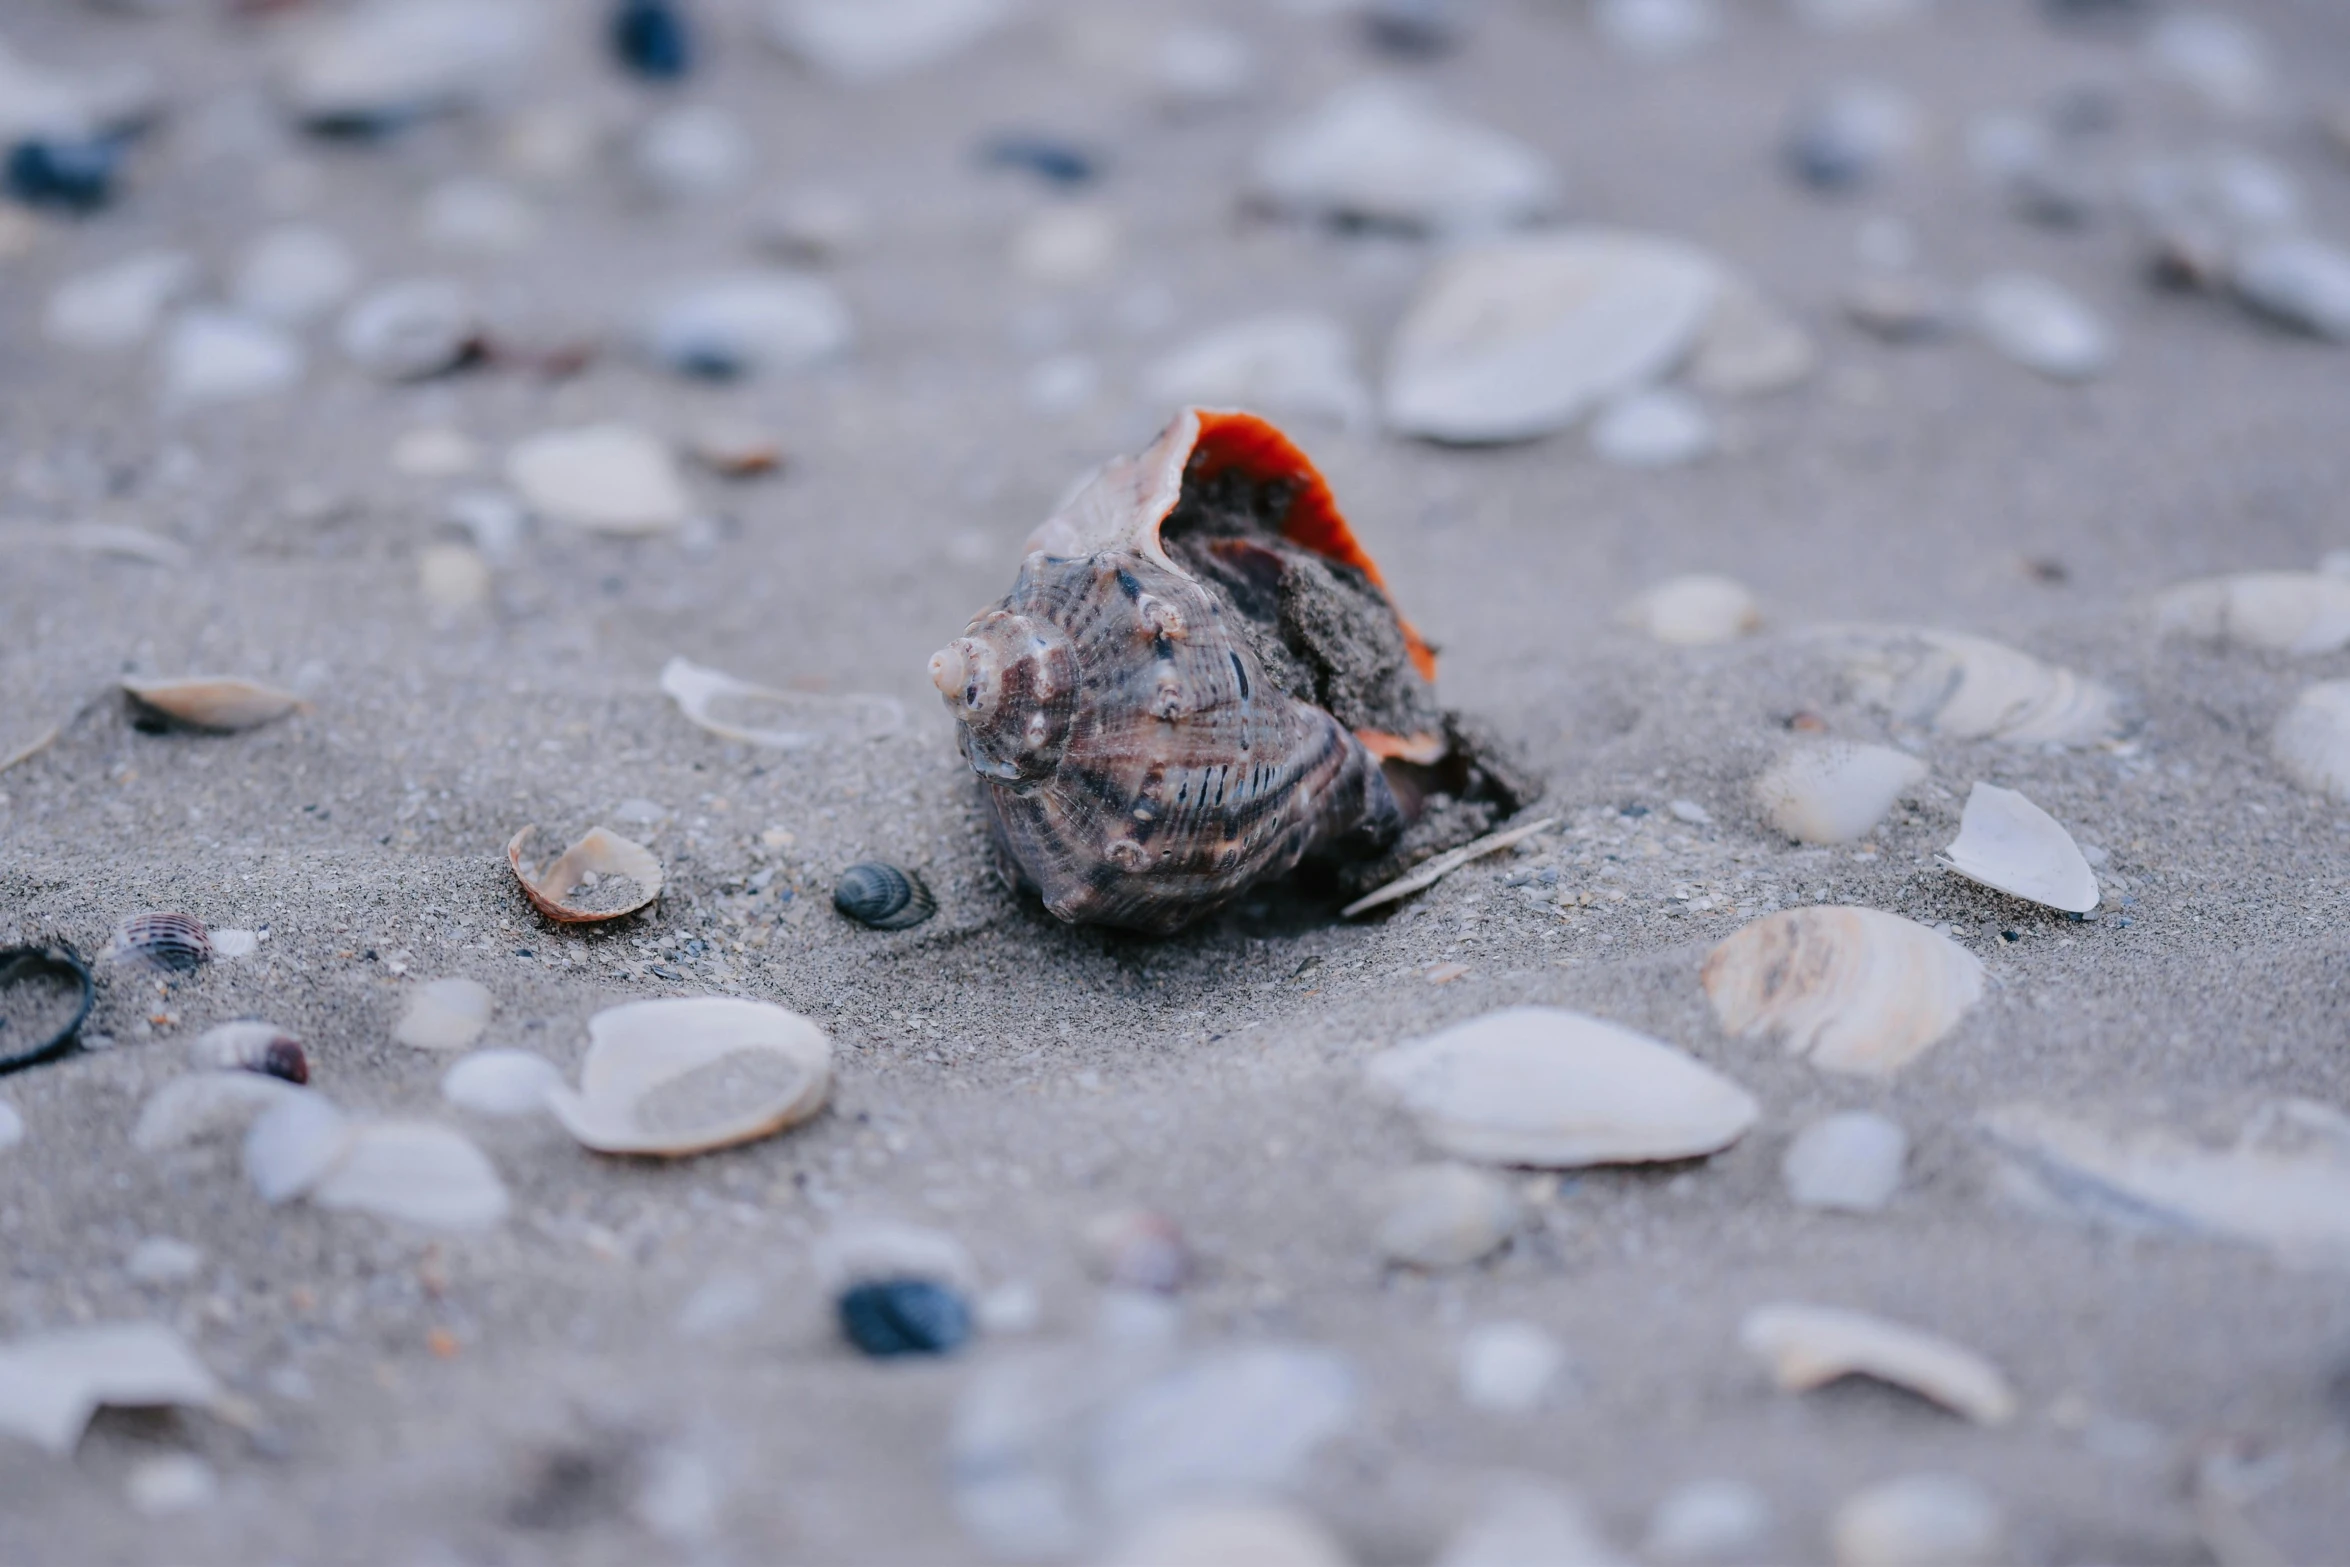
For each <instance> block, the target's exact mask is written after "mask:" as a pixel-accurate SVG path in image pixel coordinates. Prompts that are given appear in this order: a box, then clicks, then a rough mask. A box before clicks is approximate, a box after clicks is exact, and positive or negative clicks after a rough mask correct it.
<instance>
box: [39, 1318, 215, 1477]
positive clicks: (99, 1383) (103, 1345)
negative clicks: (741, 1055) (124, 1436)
mask: <svg viewBox="0 0 2350 1567" xmlns="http://www.w3.org/2000/svg"><path fill="white" fill-rule="evenodd" d="M220 1396H221V1394H220V1384H219V1383H218V1382H216V1381H214V1380H213V1376H212V1373H211V1372H210V1371H209V1370H208V1369H206V1367H205V1365H204V1362H203V1361H201V1360H199V1359H197V1358H196V1354H195V1351H193V1350H191V1349H190V1348H188V1345H187V1341H186V1340H184V1339H182V1338H181V1337H180V1336H179V1335H178V1334H177V1333H175V1332H173V1331H172V1330H171V1329H170V1328H167V1327H164V1326H163V1325H162V1324H160V1323H154V1322H109V1323H99V1324H95V1325H93V1326H90V1327H78V1328H61V1329H58V1330H56V1331H54V1332H49V1333H35V1334H31V1335H28V1336H27V1337H24V1338H20V1339H15V1340H13V1341H11V1342H9V1343H7V1344H5V1345H0V1432H5V1433H7V1434H9V1435H11V1436H17V1437H22V1438H23V1439H24V1440H26V1441H28V1442H31V1443H33V1444H35V1445H36V1446H38V1447H41V1448H43V1449H44V1450H46V1451H48V1452H50V1453H54V1454H55V1455H57V1456H58V1457H59V1458H66V1457H70V1456H71V1455H72V1453H73V1450H74V1447H75V1445H76V1444H77V1443H79V1442H80V1441H81V1436H82V1431H83V1429H84V1428H85V1427H86V1426H88V1425H89V1423H90V1417H91V1416H92V1415H94V1414H96V1413H97V1412H98V1411H99V1409H100V1408H101V1407H104V1406H108V1405H113V1406H116V1407H120V1408H131V1409H146V1408H157V1407H161V1406H165V1405H173V1404H184V1405H190V1406H193V1407H196V1408H204V1407H207V1406H210V1405H212V1404H215V1403H217V1402H218V1401H219V1399H220Z"/></svg>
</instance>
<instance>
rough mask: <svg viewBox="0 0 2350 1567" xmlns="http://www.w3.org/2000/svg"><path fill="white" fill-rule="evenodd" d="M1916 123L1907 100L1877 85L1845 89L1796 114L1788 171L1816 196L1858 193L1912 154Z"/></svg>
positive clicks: (1789, 141)
mask: <svg viewBox="0 0 2350 1567" xmlns="http://www.w3.org/2000/svg"><path fill="white" fill-rule="evenodd" d="M1918 120H1919V116H1918V110H1917V106H1916V104H1915V103H1913V102H1912V101H1911V100H1910V99H1909V97H1908V96H1907V95H1905V94H1903V93H1901V92H1898V91H1896V90H1894V89H1893V88H1890V87H1887V86H1884V85H1882V84H1881V83H1877V82H1847V83H1844V84H1842V85H1840V86H1837V87H1834V88H1831V89H1830V90H1828V91H1827V92H1825V93H1823V94H1821V95H1820V96H1819V97H1818V98H1817V99H1815V100H1813V101H1812V102H1811V103H1809V104H1807V105H1805V106H1804V107H1803V108H1802V109H1801V110H1800V111H1798V112H1797V114H1796V116H1795V120H1794V122H1793V124H1792V125H1790V126H1789V128H1788V131H1787V140H1786V145H1785V149H1784V152H1785V157H1786V160H1787V166H1788V168H1789V169H1790V170H1792V171H1793V172H1794V174H1795V176H1796V177H1797V178H1798V179H1800V180H1802V181H1803V182H1804V183H1805V184H1807V185H1810V186H1811V187H1813V188H1814V189H1815V190H1825V191H1843V190H1854V189H1858V188H1859V187H1861V186H1864V185H1869V184H1872V183H1874V182H1875V181H1876V180H1878V179H1879V178H1881V177H1882V176H1883V175H1884V173H1885V172H1886V170H1887V169H1888V168H1890V167H1891V166H1892V165H1893V164H1894V163H1895V162H1896V161H1897V160H1899V159H1900V158H1901V157H1903V156H1904V155H1905V154H1906V153H1907V152H1908V151H1909V150H1910V148H1911V147H1912V146H1913V145H1914V144H1915V143H1916V141H1917V138H1918Z"/></svg>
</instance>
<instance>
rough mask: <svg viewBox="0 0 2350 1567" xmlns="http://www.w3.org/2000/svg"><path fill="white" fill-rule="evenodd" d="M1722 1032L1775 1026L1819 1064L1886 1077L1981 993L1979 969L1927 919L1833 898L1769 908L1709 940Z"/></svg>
mask: <svg viewBox="0 0 2350 1567" xmlns="http://www.w3.org/2000/svg"><path fill="white" fill-rule="evenodd" d="M1702 978H1703V981H1704V984H1705V993H1706V997H1707V999H1708V1000H1710V1001H1711V1002H1712V1003H1713V1009H1714V1017H1715V1019H1716V1020H1717V1021H1718V1022H1719V1023H1720V1024H1721V1026H1722V1031H1723V1032H1724V1033H1726V1034H1731V1035H1735V1036H1737V1037H1740V1038H1745V1039H1752V1038H1756V1037H1758V1036H1760V1035H1764V1034H1775V1035H1777V1036H1778V1037H1779V1038H1780V1039H1782V1040H1784V1041H1785V1042H1786V1046H1787V1049H1788V1052H1789V1053H1790V1054H1793V1055H1799V1056H1803V1057H1805V1058H1807V1059H1808V1060H1810V1062H1811V1063H1812V1065H1814V1066H1816V1067H1819V1068H1820V1069H1821V1070H1823V1071H1828V1072H1851V1073H1856V1074H1861V1075H1872V1076H1874V1075H1884V1074H1887V1073H1891V1072H1894V1071H1897V1070H1899V1069H1900V1068H1901V1067H1902V1066H1904V1065H1906V1064H1907V1063H1909V1062H1910V1061H1912V1060H1914V1059H1916V1058H1917V1057H1918V1056H1920V1055H1922V1054H1924V1053H1925V1051H1926V1050H1927V1049H1928V1048H1929V1047H1930V1046H1932V1045H1933V1044H1934V1043H1935V1041H1937V1040H1939V1039H1941V1038H1942V1036H1943V1035H1945V1034H1947V1033H1949V1032H1950V1030H1951V1029H1953V1028H1954V1027H1956V1026H1957V1024H1958V1020H1959V1019H1960V1018H1962V1017H1964V1016H1965V1015H1966V1012H1967V1009H1968V1008H1970V1007H1972V1006H1973V1005H1974V1004H1975V1003H1976V1002H1977V1001H1980V1000H1981V999H1982V997H1983V965H1982V962H1981V960H1980V959H1978V958H1977V957H1976V956H1975V955H1974V954H1973V953H1971V952H1969V951H1967V950H1966V949H1965V948H1964V947H1962V946H1960V945H1959V944H1958V943H1957V942H1955V941H1952V940H1951V939H1950V938H1949V937H1947V936H1943V935H1938V934H1937V933H1935V932H1933V931H1930V930H1928V929H1926V927H1925V926H1923V925H1919V924H1916V923H1913V922H1912V921H1909V920H1905V919H1903V918H1902V917H1901V916H1900V915H1898V914H1886V913H1883V912H1881V911H1879V910H1877V909H1862V908H1851V907H1845V906H1841V905H1837V906H1820V907H1812V908H1801V909H1786V910H1783V911H1781V912H1780V913H1777V914H1768V915H1765V916H1764V917H1763V918H1761V919H1759V920H1756V921H1755V922H1754V923H1753V924H1751V925H1748V926H1746V927H1745V928H1744V929H1742V930H1740V931H1738V932H1737V933H1735V934H1734V935H1732V936H1731V937H1730V938H1729V939H1728V940H1726V941H1724V942H1723V943H1722V944H1721V945H1720V946H1718V947H1716V948H1714V950H1713V952H1712V954H1711V955H1710V956H1708V957H1707V958H1706V960H1705V969H1704V972H1703V975H1702Z"/></svg>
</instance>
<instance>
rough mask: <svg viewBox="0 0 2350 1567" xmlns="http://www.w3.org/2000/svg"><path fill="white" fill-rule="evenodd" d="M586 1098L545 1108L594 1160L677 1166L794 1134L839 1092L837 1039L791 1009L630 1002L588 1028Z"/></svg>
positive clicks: (697, 1001)
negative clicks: (623, 1157)
mask: <svg viewBox="0 0 2350 1567" xmlns="http://www.w3.org/2000/svg"><path fill="white" fill-rule="evenodd" d="M588 1039H589V1044H588V1053H587V1060H586V1061H585V1062H584V1063H583V1064H582V1065H581V1067H580V1074H579V1089H578V1091H577V1092H574V1091H573V1090H571V1089H570V1088H567V1087H561V1086H558V1087H556V1088H554V1089H552V1090H550V1091H549V1092H548V1094H547V1107H548V1108H549V1109H550V1110H552V1111H554V1113H555V1118H556V1119H557V1120H559V1121H561V1122H562V1123H563V1126H564V1128H565V1130H567V1131H569V1132H570V1133H571V1135H572V1136H574V1137H576V1138H578V1139H579V1140H580V1141H581V1142H582V1143H584V1144H586V1145H587V1146H588V1147H590V1148H593V1149H595V1150H596V1151H597V1152H599V1153H622V1154H653V1155H658V1156H662V1157H668V1158H676V1157H682V1156H683V1155H686V1154H697V1153H706V1152H708V1151H709V1150H711V1149H713V1148H725V1147H729V1146H731V1145H733V1144H735V1143H746V1142H750V1141H751V1140H752V1139H754V1138H760V1137H765V1136H767V1135H769V1134H770V1133H773V1132H779V1131H782V1130H783V1129H784V1128H785V1127H788V1126H796V1125H798V1124H799V1123H800V1122H802V1121H805V1120H806V1119H808V1118H809V1117H810V1116H812V1115H814V1114H815V1113H816V1112H817V1111H818V1110H821V1109H822V1108H823V1107H824V1100H825V1097H826V1095H827V1094H829V1093H830V1092H831V1089H832V1041H831V1040H830V1039H828V1038H826V1037H825V1034H824V1031H823V1030H822V1029H820V1028H818V1027H817V1026H816V1025H815V1024H814V1023H811V1022H810V1021H808V1019H806V1018H804V1017H802V1016H800V1015H799V1014H798V1013H796V1012H787V1011H785V1010H784V1009H783V1008H781V1007H777V1006H770V1005H768V1004H767V1003H765V1002H762V1001H742V1000H736V999H734V998H731V997H723V996H696V997H690V998H684V999H677V1000H661V1001H632V1002H630V1003H628V1004H627V1005H625V1006H617V1007H612V1008H610V1009H608V1010H606V1011H603V1012H599V1013H597V1014H596V1015H595V1016H594V1017H592V1018H590V1019H589V1020H588Z"/></svg>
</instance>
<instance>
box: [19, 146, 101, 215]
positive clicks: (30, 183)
mask: <svg viewBox="0 0 2350 1567" xmlns="http://www.w3.org/2000/svg"><path fill="white" fill-rule="evenodd" d="M122 146H123V144H122V142H121V140H120V139H118V138H116V137H112V136H80V137H41V138H37V139H34V140H29V141H20V142H18V143H17V144H16V145H15V146H13V147H11V148H9V149H8V162H7V168H6V174H7V184H8V194H9V195H11V196H13V197H15V198H16V199H17V200H18V201H20V202H23V203H24V204H25V205H26V206H28V207H55V208H58V209H60V210H62V211H66V212H95V211H97V210H98V209H99V208H100V207H103V206H105V205H106V204H107V203H109V202H111V201H112V200H113V199H114V179H115V175H116V173H117V172H119V170H120V169H121V166H122Z"/></svg>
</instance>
